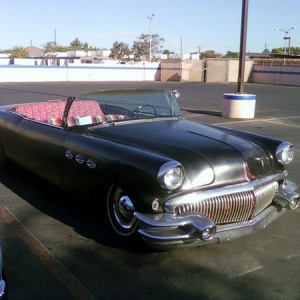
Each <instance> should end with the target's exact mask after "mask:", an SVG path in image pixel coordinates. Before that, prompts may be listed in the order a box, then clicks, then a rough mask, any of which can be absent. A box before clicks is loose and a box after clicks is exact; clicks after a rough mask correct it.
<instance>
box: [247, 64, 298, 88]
mask: <svg viewBox="0 0 300 300" xmlns="http://www.w3.org/2000/svg"><path fill="white" fill-rule="evenodd" d="M252 82H254V83H266V84H281V85H294V86H300V66H262V65H254V66H253V70H252Z"/></svg>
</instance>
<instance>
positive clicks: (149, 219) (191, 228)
mask: <svg viewBox="0 0 300 300" xmlns="http://www.w3.org/2000/svg"><path fill="white" fill-rule="evenodd" d="M284 211H285V209H278V207H275V206H270V207H268V208H267V209H266V210H264V211H263V212H262V213H261V214H259V215H258V216H256V217H255V218H253V219H252V220H250V221H248V222H240V223H235V224H228V225H221V226H216V232H215V235H214V236H213V237H212V238H211V239H210V240H206V241H205V240H202V239H201V234H202V231H203V229H204V228H205V226H206V225H213V222H211V221H210V220H208V219H207V218H206V217H203V216H199V215H188V216H185V217H177V216H173V215H167V214H162V215H158V216H153V215H144V214H139V213H136V217H137V219H138V222H139V226H140V229H139V233H140V234H141V235H142V238H143V239H144V240H145V242H146V243H147V244H149V246H150V247H152V248H154V249H158V250H170V249H174V248H186V247H196V246H203V245H208V244H214V243H220V242H224V241H227V242H228V241H231V240H232V239H236V238H239V237H242V236H246V235H249V234H252V233H253V232H255V231H258V230H260V229H263V228H265V227H266V226H267V225H269V224H270V223H271V222H272V221H274V220H275V219H277V218H278V217H279V216H280V215H282V212H284ZM199 225H200V226H199ZM202 226H203V227H202Z"/></svg>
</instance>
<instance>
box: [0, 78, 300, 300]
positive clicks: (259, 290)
mask: <svg viewBox="0 0 300 300" xmlns="http://www.w3.org/2000/svg"><path fill="white" fill-rule="evenodd" d="M127 87H150V88H152V87H165V88H169V89H177V90H178V91H179V92H180V93H181V97H180V99H179V100H178V103H179V106H180V108H181V109H182V112H183V115H184V116H185V117H186V118H188V119H190V120H194V121H196V122H205V123H211V124H219V125H222V126H226V127H231V128H237V129H241V130H247V131H251V132H255V133H259V134H264V135H270V136H274V137H278V138H282V139H286V140H288V141H290V142H292V143H293V144H294V146H295V158H294V161H293V163H292V164H291V166H289V168H288V170H289V179H291V180H292V181H294V182H295V183H296V184H297V185H298V187H299V188H298V192H299V190H300V176H299V169H300V105H299V101H300V99H299V95H300V87H292V86H272V85H259V84H246V86H245V91H246V92H247V93H250V94H255V95H256V96H257V103H256V111H255V118H254V119H247V120H240V119H228V118H223V117H222V116H221V107H222V95H223V93H232V92H235V89H236V84H205V83H176V82H168V83H163V82H137V83H134V82H100V83H99V82H98V83H95V82H94V83H0V105H4V104H10V103H21V102H35V101H43V100H48V99H51V98H52V99H56V98H57V97H59V96H60V95H62V96H67V95H70V96H73V95H78V94H80V93H82V92H86V91H89V90H95V89H110V88H127ZM83 200H84V201H82V202H80V201H78V200H76V201H75V200H74V199H71V198H70V197H68V195H66V194H63V193H61V191H59V190H56V189H53V188H52V187H49V186H46V185H42V184H40V183H39V182H36V181H34V180H32V179H31V178H29V177H27V176H26V175H25V174H22V173H16V172H14V170H10V169H1V170H0V241H1V245H2V248H3V256H4V267H5V270H6V273H7V277H8V281H9V294H10V298H9V299H10V300H27V299H28V300H29V299H31V300H41V299H43V300H44V299H45V300H47V299H59V300H74V299H77V300H85V299H90V300H95V299H97V300H98V299H99V300H100V299H101V300H102V299H103V300H111V299H119V300H133V299H143V300H144V299H145V300H147V299H149V300H152V299H166V300H167V299H186V300H190V299H197V300H199V299H226V300H227V299H230V300H234V299H237V300H238V299H239V300H240V299H241V300H243V299H251V300H252V299H256V300H260V299H261V300H263V299H266V300H267V299H272V300H273V299H282V300H286V299H288V300H299V299H300V283H299V279H298V273H299V269H300V231H299V228H300V209H297V210H296V211H287V212H286V213H285V214H284V215H283V216H282V217H280V218H279V219H277V220H276V221H275V222H274V223H272V224H270V225H269V226H268V227H267V228H265V229H264V230H262V231H260V232H258V233H256V234H255V235H251V236H248V237H244V238H241V239H238V240H234V241H231V242H229V243H223V244H219V245H210V246H206V247H198V248H189V249H181V250H174V251H168V252H154V251H149V250H148V249H147V248H146V247H143V246H139V245H121V244H120V243H119V242H118V241H116V240H115V239H114V238H113V237H111V235H110V234H109V232H107V230H106V228H105V226H104V222H103V220H102V208H101V207H90V206H89V205H86V203H87V202H86V201H85V200H86V199H83Z"/></svg>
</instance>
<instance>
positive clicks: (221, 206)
mask: <svg viewBox="0 0 300 300" xmlns="http://www.w3.org/2000/svg"><path fill="white" fill-rule="evenodd" d="M277 188H278V183H277V182H272V183H270V184H267V185H265V186H262V187H259V188H257V189H255V190H253V191H244V192H238V193H231V194H227V195H222V196H217V197H211V198H208V199H203V200H201V201H198V202H194V203H185V204H181V205H177V206H176V207H174V212H175V213H176V214H186V213H199V214H202V215H204V216H206V217H207V218H209V219H210V220H212V221H214V222H215V224H224V223H232V222H242V221H247V220H249V219H251V218H252V217H253V216H255V215H257V214H259V213H260V212H261V211H263V210H264V209H265V208H266V207H267V206H269V205H270V204H271V202H272V200H273V198H274V196H275V192H276V190H277Z"/></svg>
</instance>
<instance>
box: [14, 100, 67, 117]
mask: <svg viewBox="0 0 300 300" xmlns="http://www.w3.org/2000/svg"><path fill="white" fill-rule="evenodd" d="M65 106H66V102H65V101H49V102H41V103H31V104H21V105H18V106H16V107H15V108H14V109H13V111H15V112H17V113H19V114H21V115H23V116H24V117H26V118H29V119H33V120H37V121H41V122H47V121H48V120H49V119H50V118H57V117H59V118H62V116H63V113H64V110H65Z"/></svg>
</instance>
